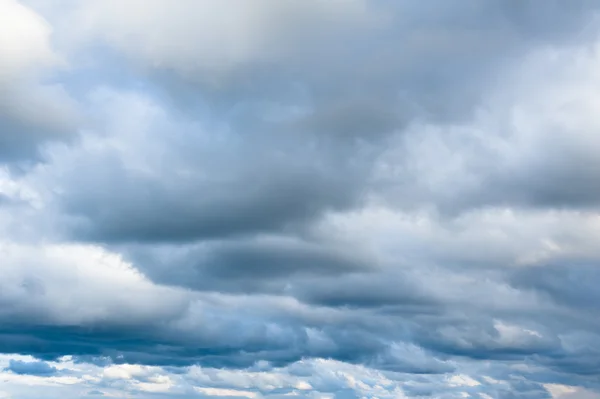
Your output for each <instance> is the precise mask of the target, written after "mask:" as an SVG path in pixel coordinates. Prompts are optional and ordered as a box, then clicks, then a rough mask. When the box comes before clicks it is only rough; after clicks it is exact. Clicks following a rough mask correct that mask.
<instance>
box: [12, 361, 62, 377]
mask: <svg viewBox="0 0 600 399" xmlns="http://www.w3.org/2000/svg"><path fill="white" fill-rule="evenodd" d="M5 371H11V372H13V373H15V374H23V375H37V376H50V375H54V374H56V372H57V370H56V368H55V367H52V366H50V365H48V363H45V362H23V361H21V360H12V359H11V360H10V362H9V364H8V367H7V368H6V369H5Z"/></svg>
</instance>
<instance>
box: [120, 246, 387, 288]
mask: <svg viewBox="0 0 600 399" xmlns="http://www.w3.org/2000/svg"><path fill="white" fill-rule="evenodd" d="M125 252H126V253H127V252H128V253H129V254H130V257H131V259H132V260H134V262H135V263H136V264H140V265H144V270H145V271H146V273H147V275H148V277H150V278H151V279H153V280H154V281H156V282H159V283H162V284H171V285H176V286H182V287H186V288H192V289H194V290H201V291H217V292H219V291H221V292H238V293H250V292H255V293H271V294H284V293H291V292H290V290H293V289H294V288H293V287H289V285H290V284H293V282H294V281H297V280H300V281H302V280H308V283H307V284H313V283H312V282H311V281H313V280H314V279H317V280H321V279H324V278H327V277H328V276H329V277H332V278H334V279H335V278H340V277H341V276H343V275H345V274H351V273H355V272H365V273H369V271H371V272H372V271H375V270H376V269H377V264H376V262H375V260H373V259H369V258H368V257H367V256H365V255H364V254H361V253H358V252H356V251H349V250H348V249H347V248H345V247H343V246H341V245H338V248H335V247H334V246H327V245H323V244H319V243H314V242H313V243H311V242H308V241H303V240H299V239H296V238H291V237H262V238H260V237H259V238H256V239H247V240H229V241H221V242H218V241H217V242H215V241H212V242H206V243H203V244H199V245H192V246H181V247H178V246H163V247H160V246H156V247H154V248H148V247H146V246H140V245H138V246H135V247H130V248H129V249H125ZM175 265H176V266H175ZM286 287H287V288H286ZM323 288H324V289H325V290H327V288H325V287H323Z"/></svg>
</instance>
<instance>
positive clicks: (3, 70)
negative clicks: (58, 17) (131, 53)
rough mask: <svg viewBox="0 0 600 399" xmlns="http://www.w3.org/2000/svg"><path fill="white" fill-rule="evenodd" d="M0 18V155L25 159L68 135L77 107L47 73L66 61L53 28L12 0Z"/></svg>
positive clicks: (7, 0)
mask: <svg viewBox="0 0 600 399" xmlns="http://www.w3.org/2000/svg"><path fill="white" fill-rule="evenodd" d="M0 16H1V17H0V25H1V26H2V28H0V58H2V63H1V64H0V91H1V94H0V159H1V160H2V161H23V160H27V159H29V158H31V157H35V156H37V155H39V145H41V144H44V143H47V142H49V141H53V140H65V139H69V138H72V136H73V129H74V128H75V126H76V120H77V113H76V108H77V106H76V104H75V103H74V102H73V100H72V99H71V98H70V96H69V94H68V93H67V91H66V90H65V87H64V85H63V84H62V83H60V82H57V81H55V80H53V79H52V77H51V73H50V72H51V71H53V70H55V69H56V68H57V67H61V66H64V65H65V60H64V59H63V58H62V57H61V55H60V54H58V53H57V52H56V51H55V49H54V48H53V46H52V42H51V34H52V26H51V25H50V24H49V23H48V22H47V21H46V20H45V19H44V18H43V17H42V16H41V15H39V14H37V13H35V12H34V11H33V10H31V9H30V8H28V7H26V6H24V5H22V4H21V3H19V2H18V1H16V0H2V1H1V2H0Z"/></svg>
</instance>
